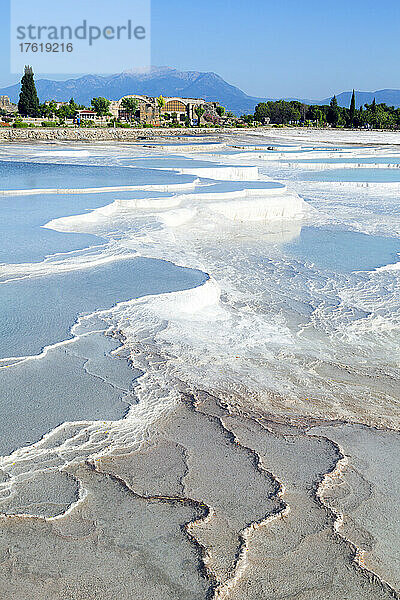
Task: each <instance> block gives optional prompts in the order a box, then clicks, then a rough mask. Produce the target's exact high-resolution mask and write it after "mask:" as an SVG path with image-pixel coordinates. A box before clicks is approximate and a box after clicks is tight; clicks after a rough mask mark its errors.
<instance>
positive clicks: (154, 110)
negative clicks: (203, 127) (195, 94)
mask: <svg viewBox="0 0 400 600" xmlns="http://www.w3.org/2000/svg"><path fill="white" fill-rule="evenodd" d="M124 98H135V99H136V100H137V101H138V110H137V114H136V115H135V117H136V118H137V120H139V121H140V122H141V123H146V124H149V125H159V124H161V123H165V122H167V121H168V120H170V119H173V120H175V121H177V122H178V123H185V121H186V120H187V119H188V120H189V121H190V122H191V123H193V122H195V121H198V115H197V114H196V108H197V107H199V106H201V107H202V108H203V109H204V114H203V115H202V116H201V122H202V123H203V122H206V121H207V120H210V121H212V120H213V119H218V115H217V107H218V106H219V103H218V102H207V101H206V100H203V99H202V98H180V97H164V98H163V101H164V104H163V105H162V106H161V107H160V106H159V104H158V99H157V98H154V97H152V96H141V95H137V94H131V95H127V96H123V97H122V98H120V100H113V101H111V104H110V113H111V114H112V115H113V117H115V118H116V119H127V120H128V119H129V115H128V114H127V113H126V111H125V110H124V108H123V106H122V101H123V99H124Z"/></svg>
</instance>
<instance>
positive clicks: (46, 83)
mask: <svg viewBox="0 0 400 600" xmlns="http://www.w3.org/2000/svg"><path fill="white" fill-rule="evenodd" d="M36 87H37V91H38V95H39V98H40V101H41V102H44V101H45V100H51V99H54V100H59V101H66V100H69V99H70V98H71V97H73V98H74V99H75V101H76V102H78V103H79V104H85V105H89V104H90V101H91V99H92V98H93V97H96V96H105V97H106V98H109V99H114V100H117V99H119V98H121V97H122V96H124V95H126V94H145V95H148V96H159V95H160V94H163V95H164V96H181V97H186V98H204V99H205V100H217V101H219V102H220V103H221V104H222V105H223V106H225V107H227V109H229V110H232V111H233V112H234V113H236V114H242V113H249V112H253V111H254V107H255V105H256V104H258V102H262V101H265V100H274V98H270V97H267V98H266V97H264V98H258V97H255V96H249V95H248V94H246V93H245V92H243V91H242V90H241V89H239V88H238V87H236V86H234V85H230V84H229V83H227V82H226V81H225V80H224V79H222V77H220V76H219V75H217V74H216V73H212V72H209V73H201V72H199V71H179V70H177V69H173V68H170V67H152V68H151V70H150V71H149V72H147V73H138V72H134V71H132V72H131V71H125V72H124V73H119V74H117V75H108V76H100V75H84V76H83V77H79V78H78V79H68V80H66V81H54V80H50V79H38V80H37V81H36ZM19 91H20V84H19V83H17V84H15V85H11V86H9V87H6V88H3V89H0V95H7V96H9V97H10V99H11V100H12V101H13V102H17V101H18V96H19ZM336 97H337V100H338V103H339V105H341V106H349V105H350V99H351V91H350V92H343V93H341V94H337V96H336ZM374 98H376V101H377V102H385V103H386V104H388V105H390V106H392V105H393V106H396V107H397V106H400V90H390V89H388V90H379V91H376V92H356V99H357V105H358V106H360V105H361V104H365V103H366V102H368V103H370V102H372V100H373V99H374ZM285 100H300V101H301V102H305V103H306V104H329V101H330V98H324V99H323V100H309V99H305V98H285Z"/></svg>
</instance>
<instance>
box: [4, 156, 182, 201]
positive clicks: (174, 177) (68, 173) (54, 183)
mask: <svg viewBox="0 0 400 600" xmlns="http://www.w3.org/2000/svg"><path fill="white" fill-rule="evenodd" d="M192 181H194V177H192V176H191V175H181V174H178V173H175V172H173V171H159V170H151V169H140V168H128V167H115V166H113V167H101V166H86V165H76V164H74V165H70V164H58V163H57V164H54V163H34V162H16V161H15V162H14V161H0V194H1V190H27V189H28V190H29V189H44V188H51V189H66V188H70V189H83V188H93V187H115V186H124V185H127V186H128V185H130V186H141V185H164V184H174V183H190V182H192Z"/></svg>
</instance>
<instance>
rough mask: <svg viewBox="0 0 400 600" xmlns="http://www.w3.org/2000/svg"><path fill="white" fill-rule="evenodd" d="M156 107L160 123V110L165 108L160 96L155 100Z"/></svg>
mask: <svg viewBox="0 0 400 600" xmlns="http://www.w3.org/2000/svg"><path fill="white" fill-rule="evenodd" d="M157 105H158V115H159V118H160V121H161V110H162V109H163V108H164V106H165V100H164V98H163V97H162V96H158V98H157Z"/></svg>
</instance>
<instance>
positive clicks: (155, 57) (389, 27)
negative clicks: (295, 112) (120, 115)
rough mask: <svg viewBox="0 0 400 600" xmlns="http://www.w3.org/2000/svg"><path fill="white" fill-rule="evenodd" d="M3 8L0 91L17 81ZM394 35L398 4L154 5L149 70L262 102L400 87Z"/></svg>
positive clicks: (221, 0)
mask: <svg viewBox="0 0 400 600" xmlns="http://www.w3.org/2000/svg"><path fill="white" fill-rule="evenodd" d="M36 1H37V2H40V1H41V0H36ZM0 2H1V6H2V12H1V22H0V86H4V85H8V84H10V83H14V82H15V81H16V80H17V79H18V78H16V77H15V76H11V75H10V68H9V49H8V46H9V18H8V10H9V8H8V0H0ZM48 2H49V0H46V4H48ZM51 7H52V10H53V11H57V3H54V2H53V3H51ZM399 30H400V2H399V0H386V2H384V3H380V2H378V0H373V1H372V0H335V1H334V2H321V1H317V0H300V1H299V0H296V1H295V0H278V1H277V0H246V1H245V0H231V1H228V0H198V1H194V2H193V1H191V0H168V1H166V0H152V38H151V39H152V64H153V65H157V66H164V65H165V66H172V67H176V68H179V69H182V70H196V71H197V70H198V71H215V72H216V73H218V74H219V75H221V76H222V77H223V78H224V79H226V80H227V81H228V82H229V83H232V84H234V85H238V86H239V87H240V88H242V89H243V90H244V91H246V92H247V93H249V94H251V95H255V96H261V97H262V96H268V97H287V96H296V97H303V98H325V97H328V96H330V95H332V94H333V93H339V92H341V91H345V90H349V89H351V88H353V87H354V88H356V89H359V90H368V91H369V90H376V89H382V88H398V89H400V69H399V62H400V60H399V59H400V43H399ZM52 75H53V74H52ZM59 78H62V79H65V78H66V76H65V75H63V76H62V77H59Z"/></svg>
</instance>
